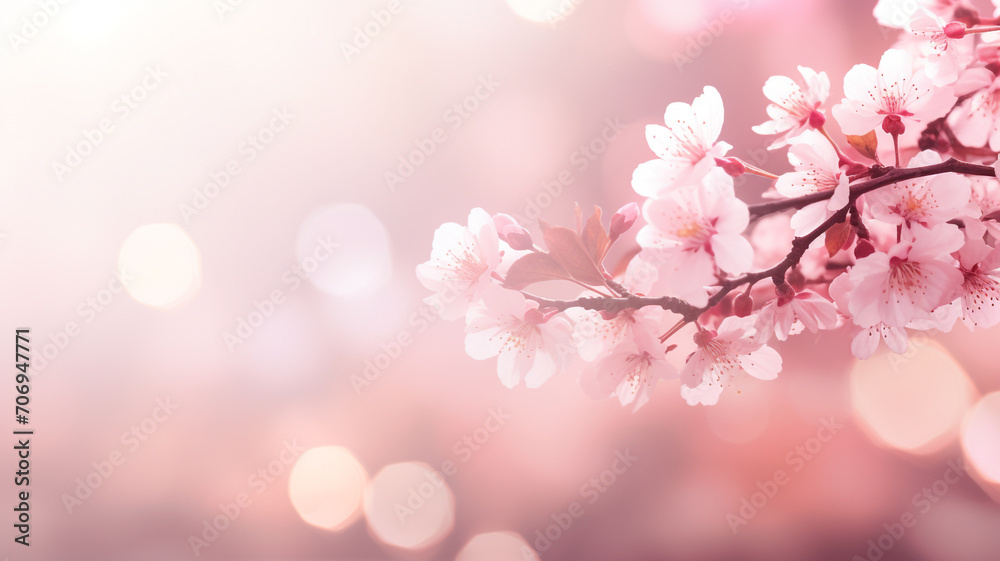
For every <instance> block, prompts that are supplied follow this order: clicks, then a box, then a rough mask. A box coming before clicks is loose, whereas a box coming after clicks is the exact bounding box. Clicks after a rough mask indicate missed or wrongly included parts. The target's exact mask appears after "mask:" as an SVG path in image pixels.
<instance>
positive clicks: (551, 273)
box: [503, 253, 569, 290]
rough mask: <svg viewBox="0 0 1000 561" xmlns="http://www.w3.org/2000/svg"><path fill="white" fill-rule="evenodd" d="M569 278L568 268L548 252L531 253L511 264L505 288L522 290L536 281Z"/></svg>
mask: <svg viewBox="0 0 1000 561" xmlns="http://www.w3.org/2000/svg"><path fill="white" fill-rule="evenodd" d="M568 278H569V273H567V272H566V269H563V268H562V266H561V265H560V264H559V263H557V262H556V260H555V259H553V258H552V256H550V255H549V254H547V253H529V254H527V255H525V256H524V257H521V258H520V259H518V260H517V261H514V263H512V264H511V266H510V269H509V270H508V271H507V278H505V279H504V282H503V286H504V288H509V289H511V290H521V289H522V288H524V287H526V286H528V285H531V284H534V283H536V282H542V281H548V280H564V279H568Z"/></svg>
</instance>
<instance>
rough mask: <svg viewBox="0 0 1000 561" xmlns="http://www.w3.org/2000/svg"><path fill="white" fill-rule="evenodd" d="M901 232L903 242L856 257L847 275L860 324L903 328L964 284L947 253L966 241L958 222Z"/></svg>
mask: <svg viewBox="0 0 1000 561" xmlns="http://www.w3.org/2000/svg"><path fill="white" fill-rule="evenodd" d="M903 233H904V237H903V240H902V241H901V242H900V243H898V244H896V245H895V246H893V247H892V249H890V250H889V252H888V253H882V252H875V253H873V254H871V255H869V256H868V257H865V258H863V259H859V260H858V262H857V264H856V265H855V266H854V267H853V268H852V269H851V271H850V273H849V275H850V277H851V280H852V282H853V283H854V290H853V291H852V293H851V299H850V303H849V305H848V309H849V310H850V313H851V315H852V316H853V318H854V323H856V324H857V325H859V326H861V327H871V326H874V325H876V324H878V323H879V322H882V323H885V324H886V325H887V326H890V327H906V324H907V323H909V322H910V321H911V320H913V319H916V318H918V317H920V315H921V312H924V313H930V312H932V311H933V310H934V309H935V308H937V307H938V306H940V305H942V304H946V303H948V302H950V301H951V300H952V299H953V297H954V294H955V291H956V290H957V289H958V288H959V286H961V284H962V273H961V272H960V271H959V270H958V268H957V267H956V266H955V260H954V259H953V258H952V257H951V252H953V251H957V250H958V249H959V248H960V247H962V243H963V241H964V240H963V236H962V232H961V231H960V230H959V229H958V228H957V227H956V226H954V225H952V224H941V225H938V226H936V227H934V228H933V229H927V228H924V227H923V226H920V225H919V224H914V225H913V226H912V227H911V228H909V229H906V230H904V232H903Z"/></svg>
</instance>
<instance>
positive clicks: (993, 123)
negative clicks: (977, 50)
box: [948, 69, 1000, 150]
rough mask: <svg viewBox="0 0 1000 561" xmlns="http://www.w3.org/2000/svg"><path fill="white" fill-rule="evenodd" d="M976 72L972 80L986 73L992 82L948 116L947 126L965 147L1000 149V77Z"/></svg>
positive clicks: (978, 90)
mask: <svg viewBox="0 0 1000 561" xmlns="http://www.w3.org/2000/svg"><path fill="white" fill-rule="evenodd" d="M977 70H978V72H976V73H971V75H972V76H973V77H976V76H979V75H980V74H981V73H985V74H987V75H989V77H990V81H989V82H987V84H986V85H985V86H984V87H982V88H981V89H977V90H973V91H974V92H975V93H972V92H970V93H972V95H971V96H969V97H968V98H967V99H965V100H964V101H962V103H960V104H958V106H957V107H955V110H954V111H952V112H951V114H950V115H948V126H949V127H951V130H952V132H953V133H954V134H955V138H956V139H958V141H959V142H961V143H962V144H963V145H964V146H968V147H972V148H978V147H983V146H987V145H989V147H990V149H991V150H1000V78H994V77H993V73H992V72H989V71H988V70H985V69H977Z"/></svg>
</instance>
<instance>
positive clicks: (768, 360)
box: [681, 317, 781, 405]
mask: <svg viewBox="0 0 1000 561" xmlns="http://www.w3.org/2000/svg"><path fill="white" fill-rule="evenodd" d="M695 342H696V343H697V344H698V349H697V350H696V351H695V352H694V353H693V354H692V355H691V356H690V357H689V358H688V360H687V363H686V364H685V365H684V368H683V370H681V382H682V386H681V395H682V396H683V397H684V399H685V400H686V401H687V402H688V404H690V405H696V404H699V403H700V404H702V405H714V404H715V403H717V402H718V400H719V395H720V394H721V393H722V390H723V388H724V387H725V386H727V385H729V383H730V382H732V381H734V379H737V378H739V377H742V376H745V375H747V374H749V375H750V376H753V377H754V378H757V379H759V380H773V379H775V378H777V377H778V372H780V371H781V355H779V354H778V352H777V351H775V350H774V349H772V348H771V347H768V346H767V345H765V344H763V343H760V342H756V341H754V328H753V318H737V317H727V318H726V319H724V320H722V323H721V324H719V330H718V332H717V333H712V332H708V331H702V332H699V333H698V334H697V335H696V336H695Z"/></svg>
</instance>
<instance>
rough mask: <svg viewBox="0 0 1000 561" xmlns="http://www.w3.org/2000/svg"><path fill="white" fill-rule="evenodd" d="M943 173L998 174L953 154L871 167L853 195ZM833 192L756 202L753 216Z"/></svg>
mask: <svg viewBox="0 0 1000 561" xmlns="http://www.w3.org/2000/svg"><path fill="white" fill-rule="evenodd" d="M942 173H961V174H965V175H982V176H986V177H995V176H996V172H995V171H994V169H993V166H989V165H985V164H973V163H971V162H963V161H961V160H956V159H955V158H951V159H949V160H946V161H944V162H941V163H940V164H933V165H929V166H922V167H915V168H886V167H881V166H873V167H872V176H873V178H872V179H869V180H867V181H861V182H858V183H855V184H854V185H852V186H851V199H852V200H854V199H857V198H858V197H860V196H861V195H864V194H865V193H868V192H870V191H874V190H875V189H878V188H879V187H884V186H886V185H889V184H892V183H897V182H899V181H906V180H908V179H916V178H918V177H927V176H929V175H938V174H942ZM831 196H833V190H829V191H820V192H818V193H812V194H809V195H803V196H801V197H796V198H794V199H784V200H780V201H769V202H766V203H759V204H755V205H750V218H751V219H757V218H760V217H762V216H767V215H769V214H774V213H776V212H782V211H785V210H789V209H796V210H797V209H801V208H803V207H806V206H809V205H811V204H813V203H816V202H819V201H825V200H827V199H829V198H830V197H831Z"/></svg>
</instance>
